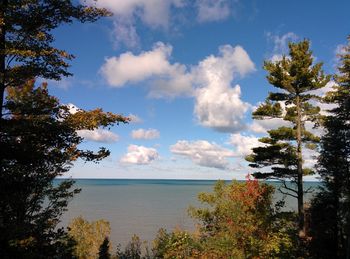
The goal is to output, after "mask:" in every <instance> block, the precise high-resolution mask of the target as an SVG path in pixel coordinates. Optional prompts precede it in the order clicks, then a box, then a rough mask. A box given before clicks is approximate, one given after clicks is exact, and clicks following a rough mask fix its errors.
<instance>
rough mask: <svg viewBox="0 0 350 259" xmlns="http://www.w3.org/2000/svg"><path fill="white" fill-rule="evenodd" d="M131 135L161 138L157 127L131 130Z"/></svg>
mask: <svg viewBox="0 0 350 259" xmlns="http://www.w3.org/2000/svg"><path fill="white" fill-rule="evenodd" d="M131 137H132V138H133V139H155V138H159V137H160V134H159V131H158V130H156V129H148V130H145V129H138V130H133V131H132V132H131Z"/></svg>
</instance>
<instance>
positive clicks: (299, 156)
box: [296, 96, 305, 237]
mask: <svg viewBox="0 0 350 259" xmlns="http://www.w3.org/2000/svg"><path fill="white" fill-rule="evenodd" d="M296 109H297V121H296V123H297V125H296V126H297V161H298V164H297V171H298V178H297V184H298V218H299V220H298V226H299V236H300V237H303V236H304V235H305V229H304V190H303V157H302V147H301V127H302V125H301V102H300V96H297V98H296Z"/></svg>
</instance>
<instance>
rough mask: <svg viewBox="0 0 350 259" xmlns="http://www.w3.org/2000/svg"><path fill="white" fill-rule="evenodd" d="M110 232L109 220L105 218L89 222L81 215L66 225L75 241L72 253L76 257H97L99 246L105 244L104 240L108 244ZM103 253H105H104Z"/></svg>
mask: <svg viewBox="0 0 350 259" xmlns="http://www.w3.org/2000/svg"><path fill="white" fill-rule="evenodd" d="M110 233H111V227H110V225H109V222H108V221H105V220H97V221H93V222H91V223H90V222H88V221H87V220H85V219H83V218H82V217H78V218H75V219H74V220H73V221H72V222H71V223H70V224H69V226H68V235H69V236H70V237H71V238H72V239H73V240H74V241H75V242H76V245H75V247H74V255H75V256H76V257H77V258H86V259H90V258H98V256H99V252H100V251H101V250H100V248H101V247H102V248H103V245H104V246H106V243H105V242H106V240H107V245H108V246H109V244H108V237H109V235H110ZM107 252H108V251H107ZM104 255H106V254H105V253H104ZM104 258H105V257H104Z"/></svg>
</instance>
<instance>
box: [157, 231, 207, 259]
mask: <svg viewBox="0 0 350 259" xmlns="http://www.w3.org/2000/svg"><path fill="white" fill-rule="evenodd" d="M152 251H153V256H154V258H164V259H168V258H196V257H198V256H199V255H200V254H201V253H200V252H201V246H200V243H199V241H198V240H197V238H196V237H195V236H193V235H192V234H191V233H188V232H186V231H181V230H175V231H172V232H170V233H168V232H167V231H165V230H164V229H160V230H159V231H158V235H157V237H156V238H155V239H154V241H153V249H152Z"/></svg>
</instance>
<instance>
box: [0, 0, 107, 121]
mask: <svg viewBox="0 0 350 259" xmlns="http://www.w3.org/2000/svg"><path fill="white" fill-rule="evenodd" d="M74 2H79V1H71V0H64V1H62V0H2V1H0V119H1V118H2V112H3V102H4V91H5V89H6V87H9V86H15V87H17V86H20V85H23V84H24V83H25V82H26V81H27V80H30V79H33V78H36V77H41V78H45V79H54V80H59V79H61V77H62V76H69V75H71V74H70V73H69V72H68V71H67V68H68V67H69V64H68V63H67V62H68V61H69V60H71V59H72V58H73V55H71V54H69V53H67V52H66V51H64V50H60V49H57V48H55V47H54V46H53V42H54V36H53V33H52V31H53V30H54V29H55V28H57V27H58V26H60V25H61V24H67V23H68V24H69V23H72V22H73V21H74V20H78V21H80V22H94V21H96V20H97V19H98V18H99V17H101V16H106V15H109V13H108V12H107V11H106V10H105V9H98V8H95V7H87V6H84V5H81V4H74ZM0 123H1V120H0ZM0 126H1V124H0Z"/></svg>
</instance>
